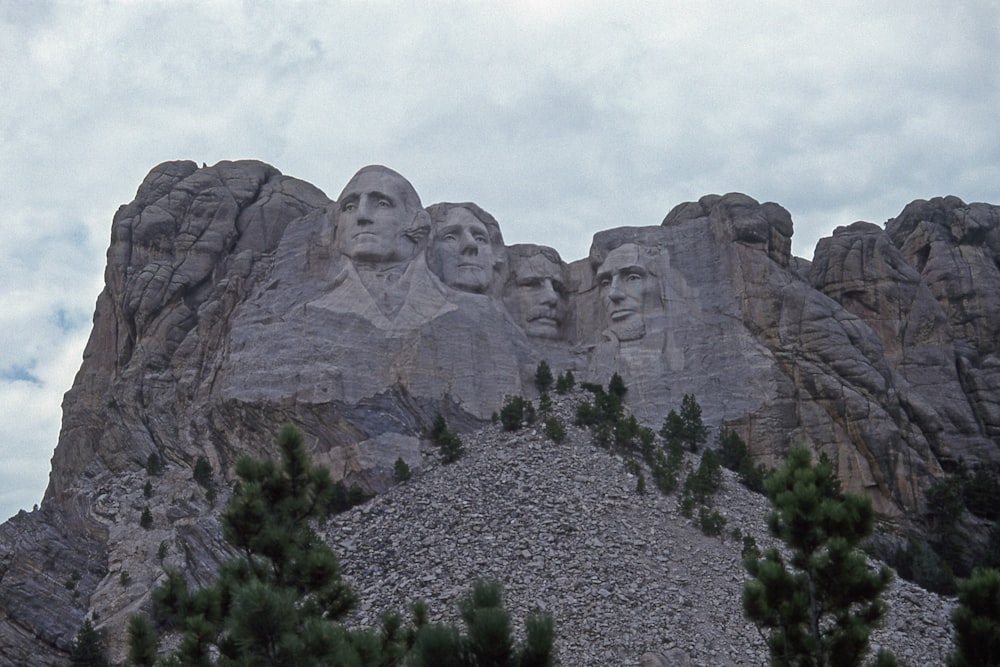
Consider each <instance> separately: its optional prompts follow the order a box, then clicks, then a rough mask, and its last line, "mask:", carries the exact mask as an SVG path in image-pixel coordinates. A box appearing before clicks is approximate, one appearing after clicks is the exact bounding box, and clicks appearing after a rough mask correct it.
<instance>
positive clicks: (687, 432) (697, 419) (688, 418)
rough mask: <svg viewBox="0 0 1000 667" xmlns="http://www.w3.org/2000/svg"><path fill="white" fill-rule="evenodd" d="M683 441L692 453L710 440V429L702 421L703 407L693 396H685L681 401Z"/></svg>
mask: <svg viewBox="0 0 1000 667" xmlns="http://www.w3.org/2000/svg"><path fill="white" fill-rule="evenodd" d="M680 421H681V434H680V435H681V440H682V441H683V442H684V444H686V445H687V446H688V449H690V450H691V451H692V452H696V451H698V446H699V445H704V444H705V442H706V441H707V440H708V428H707V427H706V426H705V424H704V423H703V422H702V421H701V406H700V405H698V401H696V400H695V398H694V395H693V394H684V398H683V399H681V414H680Z"/></svg>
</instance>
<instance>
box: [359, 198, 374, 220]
mask: <svg viewBox="0 0 1000 667" xmlns="http://www.w3.org/2000/svg"><path fill="white" fill-rule="evenodd" d="M373 208H374V207H373V205H372V201H371V200H370V199H369V198H368V196H367V195H364V196H362V197H361V199H360V200H359V201H358V217H357V220H358V224H359V225H370V224H372V223H373V222H374V215H373V213H374V211H373V210H372V209H373Z"/></svg>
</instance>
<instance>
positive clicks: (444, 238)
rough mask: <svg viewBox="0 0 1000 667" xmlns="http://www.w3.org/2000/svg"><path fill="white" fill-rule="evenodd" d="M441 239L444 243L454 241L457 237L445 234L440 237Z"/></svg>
mask: <svg viewBox="0 0 1000 667" xmlns="http://www.w3.org/2000/svg"><path fill="white" fill-rule="evenodd" d="M441 238H442V239H443V240H445V241H454V240H455V239H456V238H458V237H457V236H455V235H454V234H445V235H444V236H442V237H441Z"/></svg>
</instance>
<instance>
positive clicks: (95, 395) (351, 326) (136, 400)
mask: <svg viewBox="0 0 1000 667" xmlns="http://www.w3.org/2000/svg"><path fill="white" fill-rule="evenodd" d="M998 219H1000V209H998V207H994V206H990V205H987V204H972V205H966V204H964V203H963V202H961V201H960V200H958V199H955V198H946V199H935V200H932V201H930V202H914V203H913V204H911V205H909V206H907V207H906V208H905V209H904V211H903V212H902V213H901V214H900V216H899V217H897V218H896V219H894V220H890V221H889V223H888V224H887V225H886V227H885V229H882V228H879V227H877V226H875V225H871V224H868V223H855V224H853V225H850V226H848V227H843V228H838V229H837V230H836V231H835V232H834V234H833V236H832V237H830V238H827V239H823V240H822V241H821V242H820V244H819V245H818V247H817V249H816V253H815V256H814V258H813V260H812V262H807V261H805V260H802V259H799V258H795V257H792V256H791V252H790V247H791V236H792V231H793V230H792V220H791V216H790V215H789V214H788V212H787V211H786V210H785V209H783V208H782V207H781V206H779V205H777V204H774V203H764V204H761V203H759V202H757V201H756V200H754V199H752V198H750V197H748V196H746V195H742V194H727V195H724V196H719V195H709V196H706V197H703V198H701V199H700V200H699V201H698V202H689V203H685V204H681V205H679V206H677V207H675V208H674V209H673V210H672V211H670V213H669V214H668V215H667V216H666V217H665V219H664V220H663V222H662V224H661V225H658V226H650V227H622V228H617V229H611V230H607V231H603V232H600V233H598V234H597V235H595V237H594V241H593V245H592V249H591V252H590V255H589V257H587V258H585V259H581V260H578V261H575V262H572V263H569V264H567V263H565V262H563V260H562V259H561V258H560V257H559V256H558V254H557V253H556V252H555V251H554V250H552V249H551V248H545V247H542V246H534V245H513V246H508V245H506V244H505V242H504V239H503V236H502V234H501V231H500V225H501V223H500V222H498V221H497V220H495V219H494V218H493V217H492V216H491V215H490V214H489V213H488V212H486V211H484V210H482V209H481V208H480V207H478V206H477V205H475V204H473V203H468V202H467V203H458V204H455V203H444V204H435V205H433V206H429V207H427V208H424V206H423V204H422V202H421V201H420V198H419V195H418V194H417V192H416V190H415V189H414V188H413V186H412V185H411V184H410V183H409V182H407V181H406V179H404V178H403V177H402V176H400V175H399V174H396V173H395V172H393V171H391V170H389V169H386V168H385V167H377V166H376V167H366V168H364V169H362V170H361V171H359V172H358V173H357V174H356V175H355V176H354V177H353V178H352V179H351V180H350V181H349V182H348V184H347V186H346V187H345V188H344V190H343V192H342V193H341V194H340V195H339V196H338V197H337V199H336V201H334V200H331V199H329V198H328V197H327V196H326V195H325V194H324V193H323V192H321V191H320V190H318V189H317V188H315V187H314V186H312V185H310V184H308V183H304V182H302V181H299V180H296V179H294V178H290V177H287V176H283V175H282V174H280V173H279V172H278V171H277V170H276V169H274V168H273V167H270V166H268V165H265V164H262V163H259V162H253V161H242V162H223V163H219V164H217V165H215V166H212V167H202V168H198V167H197V166H196V165H195V164H194V163H192V162H171V163H165V164H163V165H160V166H158V167H156V168H155V169H153V171H152V172H151V173H150V175H149V176H148V177H147V178H146V180H145V181H144V182H143V184H142V185H141V186H140V188H139V190H138V192H137V194H136V198H135V200H134V201H133V202H132V203H130V204H128V205H126V206H123V207H122V208H121V209H120V210H119V211H118V213H117V214H116V215H115V218H114V222H113V225H112V238H111V246H110V248H109V250H108V264H107V269H106V273H105V289H104V291H103V292H102V293H101V295H100V296H99V297H98V301H97V307H96V313H95V318H94V329H93V332H92V335H91V338H90V341H89V343H88V345H87V349H86V352H85V354H84V361H83V364H82V366H81V369H80V371H79V373H78V375H77V378H76V382H75V383H74V386H73V388H72V389H71V390H70V392H69V393H68V394H67V396H66V400H65V403H64V414H63V428H62V432H61V434H60V439H59V444H58V446H57V448H56V452H55V455H54V457H53V469H52V474H51V479H50V484H49V488H48V490H47V492H46V497H45V500H44V502H43V504H42V508H41V510H39V511H37V512H34V513H31V514H23V515H20V516H19V517H16V518H15V519H14V520H12V521H11V522H8V524H5V525H4V526H3V528H2V529H0V599H2V600H3V603H2V609H0V614H2V615H3V616H2V617H0V640H2V641H3V643H4V645H5V646H6V645H10V646H12V647H17V648H16V649H15V648H12V649H11V655H19V656H20V655H23V656H32V655H35V656H37V664H47V662H49V660H50V659H51V658H52V657H53V656H57V655H59V652H60V651H65V650H66V648H67V647H68V641H70V639H71V638H72V634H73V633H74V632H75V629H76V627H78V626H79V622H80V620H81V619H82V618H83V616H84V614H86V613H87V612H88V611H95V610H96V611H99V612H100V616H101V618H102V619H104V620H103V621H102V622H103V623H106V624H109V625H108V627H111V626H112V624H114V623H118V624H119V627H120V625H121V624H123V623H124V619H125V618H126V614H127V612H128V611H129V610H134V609H137V608H139V607H140V606H141V605H142V604H143V603H144V600H145V599H146V598H145V596H146V589H145V587H144V586H143V585H140V584H138V583H136V582H138V581H140V580H141V577H140V576H139V574H138V573H141V572H146V575H143V576H146V580H145V584H149V583H151V581H152V579H151V577H152V576H153V574H152V572H153V570H152V569H150V567H151V566H149V565H142V564H140V562H142V563H145V562H147V561H149V560H150V559H151V560H152V562H153V563H154V564H155V565H156V568H158V567H159V564H158V563H157V562H156V561H157V559H156V558H155V557H153V558H151V552H150V549H149V545H150V544H153V552H152V553H155V552H157V551H158V549H157V545H159V544H161V543H162V544H166V545H167V546H168V549H167V551H168V553H169V556H168V557H169V558H172V559H174V560H173V561H172V562H173V563H174V565H176V566H177V567H180V568H183V569H185V570H186V571H187V572H189V573H190V575H191V576H192V578H194V579H196V580H200V579H205V578H208V577H210V576H211V573H212V571H213V568H214V566H215V564H216V562H217V559H218V558H219V557H220V556H221V555H222V554H223V553H224V549H223V547H222V545H221V544H220V543H219V541H218V531H217V526H216V524H215V518H214V517H215V514H216V512H217V509H218V503H219V502H221V498H219V499H217V500H216V503H215V504H214V505H213V503H212V502H210V501H209V500H207V499H206V497H205V490H204V489H203V488H201V487H199V486H198V485H197V484H195V483H194V482H193V481H192V480H191V470H192V467H193V466H194V464H195V462H196V461H198V460H199V459H204V460H205V461H206V462H208V463H209V465H210V466H211V468H212V470H213V471H214V475H215V483H216V485H217V488H218V489H219V490H220V492H222V495H223V496H224V489H225V488H226V484H227V482H228V481H230V480H231V479H232V474H233V473H232V470H233V465H234V463H235V461H236V459H237V458H238V457H239V456H241V455H244V454H252V455H255V456H262V455H267V454H269V453H271V452H272V451H273V450H272V447H273V438H274V432H275V429H276V427H277V425H279V424H281V423H282V422H293V423H296V424H298V425H300V426H301V427H302V428H303V430H304V431H305V433H306V435H307V440H308V442H309V445H310V448H311V450H312V453H313V456H314V458H315V460H317V461H319V462H323V463H324V464H325V465H327V466H329V467H330V469H331V471H332V472H333V474H334V476H335V477H337V478H343V479H345V481H346V482H348V483H357V484H360V485H362V486H364V487H366V488H368V489H370V490H375V491H384V490H385V489H387V488H388V487H389V486H390V484H391V470H392V465H393V463H394V462H395V461H396V460H397V459H398V458H402V459H404V460H405V461H406V462H407V463H408V464H409V465H410V466H411V467H413V468H419V467H420V465H421V463H422V449H423V448H424V444H425V443H422V441H421V436H422V434H423V433H424V432H425V430H426V428H427V426H428V425H429V424H430V423H431V421H432V420H433V418H434V416H435V415H437V414H439V413H440V414H443V415H445V416H446V417H447V418H448V420H449V424H450V425H451V427H452V428H453V429H455V430H459V431H463V432H464V431H470V430H473V429H476V428H479V427H481V426H482V425H483V424H485V423H486V422H487V421H488V420H489V418H490V415H491V414H492V413H493V412H494V411H495V410H498V409H499V408H500V406H501V404H502V402H503V400H504V397H505V396H510V395H517V394H520V395H527V396H529V397H534V396H536V392H535V390H534V386H533V383H532V376H533V375H534V371H535V368H536V366H537V364H538V362H539V361H540V360H542V359H545V360H547V361H548V363H549V364H550V366H551V367H552V368H553V370H554V371H555V372H557V373H559V372H562V371H564V370H573V372H574V374H576V376H577V377H578V378H579V379H585V380H589V381H593V382H600V383H605V382H607V381H608V379H609V378H610V376H611V374H612V373H615V372H618V373H620V374H621V375H622V376H623V377H624V379H625V382H626V384H627V385H628V387H629V393H628V406H629V408H630V409H631V410H632V411H633V413H634V414H636V415H637V416H638V417H640V419H641V420H642V421H644V422H646V423H648V424H650V425H652V426H654V427H658V426H659V424H660V423H661V422H662V420H663V418H664V416H665V415H666V413H667V412H668V411H669V410H671V409H675V408H677V407H678V406H679V405H680V401H681V398H682V397H683V396H684V394H694V395H695V396H696V397H697V398H698V400H699V402H700V403H701V405H702V408H703V416H704V418H705V421H706V423H707V424H709V425H710V426H712V427H713V428H714V427H715V426H717V425H719V424H720V423H725V424H727V425H728V426H729V427H730V428H733V429H735V430H737V431H738V432H739V433H740V434H741V435H742V436H743V437H744V439H745V440H746V441H747V442H748V444H749V445H750V447H751V450H752V452H753V453H754V455H755V457H756V459H757V460H758V461H760V462H762V463H765V464H773V463H774V462H776V461H777V460H779V459H780V458H781V457H782V456H783V454H784V452H785V451H786V450H787V448H788V446H789V445H791V444H793V443H804V444H807V445H809V446H810V447H812V448H813V449H814V450H816V451H818V452H825V453H827V454H828V455H829V456H830V458H831V460H832V461H834V462H835V464H836V466H837V469H838V474H839V475H840V477H841V479H842V480H843V482H844V485H845V487H847V488H848V489H850V490H853V491H859V492H863V493H866V494H868V495H869V496H870V497H871V498H872V499H873V501H874V502H875V504H876V507H877V508H878V509H879V510H880V511H881V512H882V513H883V514H884V515H886V516H889V517H893V516H903V515H905V514H906V513H907V512H913V511H917V510H919V508H920V505H921V497H922V496H921V493H922V489H923V488H924V487H925V486H926V485H927V483H928V480H929V479H931V478H932V477H933V476H934V475H937V474H940V473H941V472H942V470H947V469H949V468H950V467H951V466H953V465H954V464H955V463H956V462H957V461H959V460H964V461H965V462H966V463H976V462H997V461H1000V351H998V345H1000V343H998V341H1000V222H998ZM154 454H155V455H156V456H157V457H159V458H160V459H162V460H163V461H164V462H165V463H166V466H167V473H166V474H164V475H163V476H162V477H160V478H156V480H157V481H156V485H155V486H156V491H155V493H153V495H152V496H151V497H150V498H148V499H143V500H138V499H136V498H138V497H137V496H136V495H135V492H136V490H137V489H140V488H141V487H142V486H143V484H144V483H145V481H146V474H145V471H144V466H145V463H146V461H147V459H148V458H149V456H150V455H154ZM121 498H133V500H130V501H128V502H125V501H122V500H120V499H121ZM146 505H149V506H150V508H151V511H152V514H153V517H154V528H153V529H152V531H153V532H151V533H149V534H146V533H145V532H137V531H136V530H135V526H136V525H137V523H138V517H139V515H140V514H141V512H142V510H143V509H144V507H145V506H146ZM154 533H155V535H154ZM39 554H51V555H52V556H51V557H52V558H53V559H54V560H52V561H51V562H52V563H54V564H56V563H57V564H58V565H59V567H63V568H64V569H65V566H68V567H70V574H69V575H65V576H71V575H72V572H74V571H75V572H77V573H78V575H77V578H76V579H74V580H73V585H72V588H69V587H67V586H66V585H65V582H64V581H63V577H64V575H63V574H61V573H59V574H56V575H50V574H49V573H48V570H47V569H45V568H44V567H42V569H38V568H39V565H38V564H39V563H44V562H47V561H45V560H44V559H43V558H42V557H41V556H39ZM144 559H145V560H144ZM122 572H126V573H128V575H129V576H128V577H126V579H127V580H122V576H123V575H122ZM46 577H49V579H46ZM51 577H55V578H54V579H53V578H51ZM116 577H117V579H116ZM50 579H51V580H50ZM130 581H131V582H132V583H129V582H130ZM44 582H48V583H44ZM53 582H54V583H53ZM43 584H44V585H43ZM60 586H61V588H60ZM29 597H30V598H32V599H34V600H35V601H36V602H37V601H38V600H44V601H45V602H44V603H43V604H36V609H39V610H41V611H37V610H36V611H32V610H31V609H30V608H29V607H30V605H28V604H26V603H25V602H23V601H25V600H28V599H29ZM19 600H21V601H22V602H19ZM38 647H44V649H42V650H36V649H37V648H38ZM14 651H17V653H14ZM32 659H34V658H31V659H28V658H26V660H27V662H25V663H24V664H32V663H31V660H32Z"/></svg>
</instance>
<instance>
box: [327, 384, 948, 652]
mask: <svg viewBox="0 0 1000 667" xmlns="http://www.w3.org/2000/svg"><path fill="white" fill-rule="evenodd" d="M583 398H584V395H583V394H582V393H581V392H577V393H576V394H575V395H568V396H557V397H554V400H553V404H554V405H553V413H554V414H556V415H557V416H559V417H560V418H561V419H563V421H564V423H565V424H566V430H567V436H568V437H567V438H566V441H565V442H564V443H563V444H556V443H554V442H552V441H550V440H548V439H547V438H546V437H545V436H544V435H543V433H542V429H541V424H540V423H536V424H534V425H533V426H530V427H527V428H525V429H523V430H521V431H517V432H514V433H507V432H504V431H502V430H501V428H500V427H499V426H492V427H488V428H486V429H483V430H481V431H479V432H477V433H475V434H471V435H467V436H465V438H464V440H465V448H466V454H465V456H464V457H463V458H461V459H460V460H458V461H457V462H455V463H453V464H449V465H441V464H439V463H437V462H436V461H434V460H433V458H434V454H433V453H431V454H428V457H429V459H431V460H429V461H428V464H427V466H426V467H425V469H424V470H423V471H422V472H421V473H420V474H419V475H418V476H417V477H415V478H414V479H413V480H411V481H410V482H408V483H406V484H403V485H400V486H398V487H396V488H394V489H392V490H391V491H389V492H387V493H385V494H383V495H381V496H379V497H377V498H375V499H374V500H372V501H370V502H368V503H366V504H364V505H362V506H359V507H356V508H354V509H353V510H351V511H350V512H347V513H345V514H342V515H339V516H337V517H335V518H334V519H333V520H332V521H331V522H330V523H329V524H328V525H327V526H325V528H324V532H325V534H326V536H327V538H328V540H329V541H330V543H331V544H332V546H333V548H334V550H335V551H336V552H337V554H338V556H339V557H340V559H341V564H342V566H343V570H344V575H345V578H346V579H347V580H348V581H349V582H350V583H351V584H352V586H353V587H354V590H355V592H356V593H357V594H358V597H359V599H360V604H359V608H358V609H357V610H356V611H355V612H354V613H353V615H352V617H351V619H350V621H349V623H350V624H357V625H359V626H367V627H374V626H377V624H378V622H379V619H380V617H381V615H382V614H383V613H384V612H386V611H398V612H401V613H404V614H405V613H407V609H408V605H409V603H410V602H412V601H413V600H416V599H423V600H424V601H425V602H427V603H428V605H429V607H430V611H431V615H432V620H434V621H449V622H458V616H457V611H456V608H455V603H456V601H457V599H458V597H459V596H460V595H461V594H462V593H464V592H465V591H466V590H468V589H469V587H470V585H471V583H472V581H474V580H475V579H477V578H482V577H488V578H492V579H496V580H497V581H499V582H500V583H501V584H502V585H503V587H504V593H505V602H506V606H507V608H508V609H509V610H510V611H511V613H512V616H513V617H514V621H515V623H517V624H518V627H520V623H521V622H522V621H523V618H524V617H525V615H526V614H528V613H529V612H531V611H534V610H543V611H546V612H551V613H552V614H553V615H554V616H555V619H556V626H557V633H558V637H557V644H556V646H557V650H558V655H559V657H560V660H561V662H562V664H564V665H594V666H608V665H638V664H640V657H641V656H643V654H647V653H648V655H647V656H646V657H645V659H646V660H647V661H649V660H652V659H653V658H657V659H660V660H661V661H663V662H662V664H671V665H673V664H690V665H705V666H708V665H762V664H766V662H767V649H766V646H765V644H764V641H763V638H762V636H761V635H760V633H759V632H758V630H757V628H756V627H755V626H754V625H753V624H752V623H750V622H749V621H747V620H746V619H745V618H744V617H743V614H742V609H741V593H742V589H743V584H744V581H745V580H746V578H747V575H746V573H745V571H744V569H743V567H742V564H741V549H742V541H741V540H738V539H735V538H734V536H733V534H732V530H733V529H734V528H739V530H740V531H741V533H742V534H744V535H752V536H753V537H754V538H755V539H756V540H757V542H758V544H759V545H760V546H761V547H762V548H763V547H766V546H768V545H770V544H771V539H770V538H769V537H768V535H767V529H766V525H765V516H766V513H767V511H768V507H769V506H768V502H767V499H766V498H764V497H763V496H760V495H757V494H754V493H752V492H750V491H748V490H747V489H745V488H744V487H742V486H741V485H740V484H739V483H738V481H737V479H736V477H735V476H734V475H732V474H731V473H729V472H728V471H725V483H724V486H723V489H722V490H721V491H720V492H719V493H718V494H717V495H716V496H715V499H714V508H715V509H716V510H718V511H719V512H720V513H721V514H722V515H723V516H725V517H726V519H727V524H726V529H725V531H724V533H723V536H722V537H721V538H716V537H708V536H705V535H703V534H702V533H701V531H700V530H699V529H698V528H697V527H696V526H695V525H694V524H693V522H692V521H690V520H689V519H687V518H685V517H684V516H683V515H682V514H681V513H680V511H679V508H678V498H677V496H676V495H673V496H664V495H663V494H661V493H659V492H658V491H656V490H655V488H654V487H653V485H652V484H651V483H650V484H649V485H648V487H649V491H648V492H647V493H646V494H645V495H639V494H638V493H637V492H636V481H637V479H636V477H635V476H634V475H632V474H630V473H629V472H627V470H626V468H625V466H624V463H623V461H622V460H621V458H620V457H617V456H615V455H613V454H610V453H609V452H606V451H604V450H602V449H600V448H598V447H597V446H595V445H594V444H592V443H591V437H590V433H589V432H588V431H586V430H584V429H581V428H579V427H577V426H574V425H573V424H572V415H573V408H574V406H575V405H576V403H577V402H579V401H580V400H582V399H583ZM694 465H696V460H695V458H694V457H693V456H692V457H690V458H689V459H688V466H689V468H690V467H693V466H694ZM647 477H648V472H647ZM886 599H887V601H888V603H889V614H888V616H887V618H886V619H885V622H884V623H883V627H882V628H881V629H879V630H878V631H877V632H876V633H875V634H874V635H873V641H872V644H873V646H875V647H878V648H886V649H889V650H891V651H893V652H894V653H896V655H897V656H898V657H899V658H900V659H901V661H902V663H903V664H917V662H919V664H921V665H932V664H944V661H945V657H946V655H947V653H948V652H949V651H950V650H951V627H950V623H949V620H948V617H949V613H950V610H951V608H952V606H953V602H952V601H950V600H948V599H945V598H940V597H938V596H935V595H933V594H930V593H927V592H926V591H923V590H922V589H920V588H918V587H915V586H913V585H911V584H909V583H908V582H905V581H901V580H896V581H894V582H893V584H892V588H891V591H890V593H889V594H888V595H887V598H886ZM678 656H683V657H684V661H683V662H678V660H679V658H678ZM650 664H654V663H650Z"/></svg>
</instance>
